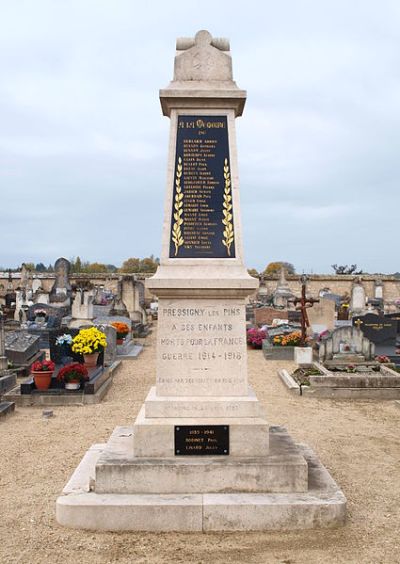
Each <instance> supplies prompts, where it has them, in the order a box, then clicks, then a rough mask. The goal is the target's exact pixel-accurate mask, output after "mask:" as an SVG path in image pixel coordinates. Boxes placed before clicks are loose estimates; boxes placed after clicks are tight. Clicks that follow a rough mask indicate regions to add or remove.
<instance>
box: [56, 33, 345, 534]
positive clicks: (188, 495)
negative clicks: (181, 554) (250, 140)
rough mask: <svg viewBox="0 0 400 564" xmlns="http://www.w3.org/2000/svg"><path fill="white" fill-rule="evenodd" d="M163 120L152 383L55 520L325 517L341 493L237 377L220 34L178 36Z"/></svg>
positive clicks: (299, 521)
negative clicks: (164, 165)
mask: <svg viewBox="0 0 400 564" xmlns="http://www.w3.org/2000/svg"><path fill="white" fill-rule="evenodd" d="M160 99H161V106H162V109H163V113H164V115H166V116H168V117H169V118H170V120H171V130H170V131H171V133H170V144H169V160H168V171H167V190H166V204H165V210H166V211H165V217H164V227H163V240H162V252H161V262H160V266H159V268H158V270H157V272H156V274H155V275H154V276H153V277H152V278H150V279H148V280H147V281H146V283H147V286H148V288H149V289H150V290H151V292H152V293H154V294H155V295H156V296H157V297H158V299H159V306H158V336H157V351H156V354H157V367H156V385H155V386H154V387H152V388H151V390H150V392H149V394H148V396H147V398H146V400H145V402H144V404H143V406H142V408H141V410H140V412H139V414H138V416H137V418H136V420H135V422H134V424H133V426H132V427H117V428H116V429H115V430H114V432H113V434H112V436H111V438H110V440H109V441H108V443H107V444H106V445H94V446H93V447H92V449H90V450H89V451H88V453H87V454H86V456H85V457H84V459H83V460H82V462H81V464H80V465H79V467H78V468H77V470H76V471H75V473H74V475H73V476H72V478H71V480H70V481H69V483H68V484H67V486H66V487H65V488H64V490H63V495H62V496H61V497H59V498H58V500H57V519H58V521H59V523H60V524H62V525H65V526H69V527H76V528H87V529H98V530H118V531H119V530H147V531H169V530H178V531H215V530H262V529H291V528H310V527H314V526H315V527H321V526H335V525H338V524H340V523H342V522H343V520H344V517H345V506H346V500H345V498H344V496H343V494H342V493H341V492H340V490H339V489H338V487H337V485H336V484H335V482H334V481H333V480H332V478H331V477H330V476H329V474H328V472H327V471H326V470H325V469H324V468H323V467H322V466H321V464H320V463H319V461H318V459H317V458H316V457H315V455H314V454H313V453H312V452H311V451H310V450H309V449H308V448H307V447H305V446H304V445H303V446H299V445H296V444H295V443H294V442H293V440H292V439H291V438H290V436H289V435H288V433H287V432H286V431H285V429H283V428H281V427H272V428H270V427H269V425H268V422H267V420H266V417H265V414H264V410H263V407H262V406H261V404H260V403H259V402H258V400H257V398H256V396H255V394H254V392H253V391H252V389H251V388H250V387H249V385H248V381H247V349H246V336H245V301H246V298H247V296H249V295H250V294H252V293H253V292H254V291H255V289H256V288H257V286H258V280H256V279H255V278H252V277H251V276H249V275H248V273H247V270H246V268H245V266H244V262H243V252H242V232H241V223H240V203H239V180H238V168H237V151H236V134H235V118H236V117H238V116H240V115H241V114H242V112H243V107H244V103H245V100H246V92H245V91H243V90H240V89H239V88H238V87H237V85H236V83H235V82H234V81H233V78H232V61H231V56H230V51H229V42H228V41H227V40H226V39H216V38H213V37H212V36H211V35H210V34H209V33H208V32H207V31H199V32H198V33H197V34H196V36H195V38H194V39H191V38H190V39H178V41H177V54H176V57H175V68H174V80H173V81H172V82H171V83H170V85H169V86H168V87H167V88H165V89H164V90H161V91H160Z"/></svg>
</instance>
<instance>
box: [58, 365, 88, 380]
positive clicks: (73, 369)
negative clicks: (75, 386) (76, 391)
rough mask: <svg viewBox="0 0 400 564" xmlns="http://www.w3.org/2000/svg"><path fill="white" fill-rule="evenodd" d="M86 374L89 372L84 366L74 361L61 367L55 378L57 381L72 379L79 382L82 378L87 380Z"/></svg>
mask: <svg viewBox="0 0 400 564" xmlns="http://www.w3.org/2000/svg"><path fill="white" fill-rule="evenodd" d="M88 376H89V373H88V371H87V368H86V366H84V365H83V364H79V362H74V363H72V364H67V365H66V366H64V368H61V370H60V371H59V373H58V374H57V380H58V381H59V382H71V381H74V380H76V381H78V382H81V381H82V380H88V379H89V378H88Z"/></svg>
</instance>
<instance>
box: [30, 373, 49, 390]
mask: <svg viewBox="0 0 400 564" xmlns="http://www.w3.org/2000/svg"><path fill="white" fill-rule="evenodd" d="M52 374H53V372H49V370H42V371H40V372H32V376H33V381H34V382H35V387H36V389H37V390H48V389H49V388H50V383H51V377H52Z"/></svg>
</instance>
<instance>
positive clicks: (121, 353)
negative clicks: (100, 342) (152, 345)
mask: <svg viewBox="0 0 400 564" xmlns="http://www.w3.org/2000/svg"><path fill="white" fill-rule="evenodd" d="M142 351H143V345H138V344H136V343H133V342H132V341H129V343H127V344H124V345H117V359H118V360H136V359H137V358H138V356H139V355H140V353H141V352H142Z"/></svg>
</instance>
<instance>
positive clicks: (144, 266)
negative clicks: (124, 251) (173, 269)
mask: <svg viewBox="0 0 400 564" xmlns="http://www.w3.org/2000/svg"><path fill="white" fill-rule="evenodd" d="M159 264H160V259H158V258H155V257H154V255H151V256H150V257H146V258H144V259H138V258H134V257H131V258H129V259H127V260H125V261H124V262H123V263H122V266H121V268H120V269H119V271H120V272H128V273H134V272H155V271H156V270H157V266H158V265H159Z"/></svg>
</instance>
